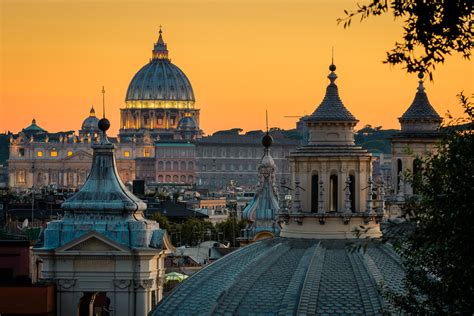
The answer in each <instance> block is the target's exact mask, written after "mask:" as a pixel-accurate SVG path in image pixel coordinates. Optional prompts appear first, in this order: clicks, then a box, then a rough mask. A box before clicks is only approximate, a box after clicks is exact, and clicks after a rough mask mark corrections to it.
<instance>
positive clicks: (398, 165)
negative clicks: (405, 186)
mask: <svg viewBox="0 0 474 316" xmlns="http://www.w3.org/2000/svg"><path fill="white" fill-rule="evenodd" d="M401 176H402V160H401V159H397V192H398V191H400V178H401Z"/></svg>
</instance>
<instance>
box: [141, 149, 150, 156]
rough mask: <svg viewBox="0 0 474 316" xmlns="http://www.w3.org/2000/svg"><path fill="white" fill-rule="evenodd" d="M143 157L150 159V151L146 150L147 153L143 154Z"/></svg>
mask: <svg viewBox="0 0 474 316" xmlns="http://www.w3.org/2000/svg"><path fill="white" fill-rule="evenodd" d="M143 156H144V157H150V151H149V150H148V149H145V151H144V153H143Z"/></svg>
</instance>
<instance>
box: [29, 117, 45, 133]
mask: <svg viewBox="0 0 474 316" xmlns="http://www.w3.org/2000/svg"><path fill="white" fill-rule="evenodd" d="M23 132H26V133H31V134H35V133H47V131H45V130H44V129H42V128H41V127H39V126H38V125H37V124H36V120H35V119H33V120H32V121H31V125H30V126H28V127H25V128H24V129H23Z"/></svg>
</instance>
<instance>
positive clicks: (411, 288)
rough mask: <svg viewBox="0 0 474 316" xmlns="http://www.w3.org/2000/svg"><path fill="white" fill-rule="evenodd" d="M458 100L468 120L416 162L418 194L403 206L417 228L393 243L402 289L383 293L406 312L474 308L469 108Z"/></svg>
mask: <svg viewBox="0 0 474 316" xmlns="http://www.w3.org/2000/svg"><path fill="white" fill-rule="evenodd" d="M460 99H461V101H462V104H463V105H464V107H465V113H466V114H467V119H466V120H465V121H463V122H460V121H456V123H457V124H455V125H452V126H450V127H448V128H445V129H444V131H445V135H444V138H443V140H442V142H441V144H440V145H439V147H438V152H437V153H436V154H434V155H432V156H430V157H428V158H427V159H425V161H424V163H423V164H422V166H421V170H420V173H421V178H422V181H420V182H419V183H418V190H419V197H420V199H419V200H418V201H415V202H413V201H412V203H411V204H410V208H408V212H409V214H408V215H409V218H410V220H411V221H413V222H415V223H416V228H415V230H414V232H413V233H412V234H411V235H410V236H409V237H408V239H407V240H405V241H404V242H403V243H400V244H399V247H398V250H399V252H400V254H401V256H402V258H403V260H404V263H405V269H406V278H405V290H406V293H405V294H404V295H400V294H396V293H393V292H387V296H388V298H389V299H390V300H392V302H394V305H396V306H399V307H401V308H402V309H403V310H405V311H406V312H409V313H414V314H435V315H439V314H449V315H451V314H473V313H474V269H473V263H474V244H473V243H472V240H473V236H474V198H473V196H474V129H473V127H474V124H473V122H474V116H473V114H474V113H473V104H472V102H470V100H469V99H468V98H466V97H465V96H463V95H462V94H461V95H460ZM459 123H463V124H462V125H460V124H459Z"/></svg>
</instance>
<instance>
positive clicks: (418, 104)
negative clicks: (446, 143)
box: [398, 72, 442, 133]
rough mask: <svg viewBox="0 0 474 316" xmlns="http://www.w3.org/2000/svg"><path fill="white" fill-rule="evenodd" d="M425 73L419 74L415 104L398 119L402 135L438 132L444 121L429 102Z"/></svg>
mask: <svg viewBox="0 0 474 316" xmlns="http://www.w3.org/2000/svg"><path fill="white" fill-rule="evenodd" d="M423 78H424V74H423V72H420V73H419V74H418V79H419V80H418V89H417V92H416V95H415V98H414V99H413V102H412V103H411V105H410V106H409V107H408V109H407V110H406V111H405V113H403V115H402V116H401V117H400V118H399V119H398V120H399V121H400V125H401V128H402V133H417V132H421V133H430V132H436V131H437V130H438V128H439V124H440V123H441V121H442V119H441V117H440V116H439V115H438V113H437V112H436V110H435V109H434V108H433V106H432V105H431V103H430V101H429V100H428V95H427V94H426V92H425V87H424V85H423Z"/></svg>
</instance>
